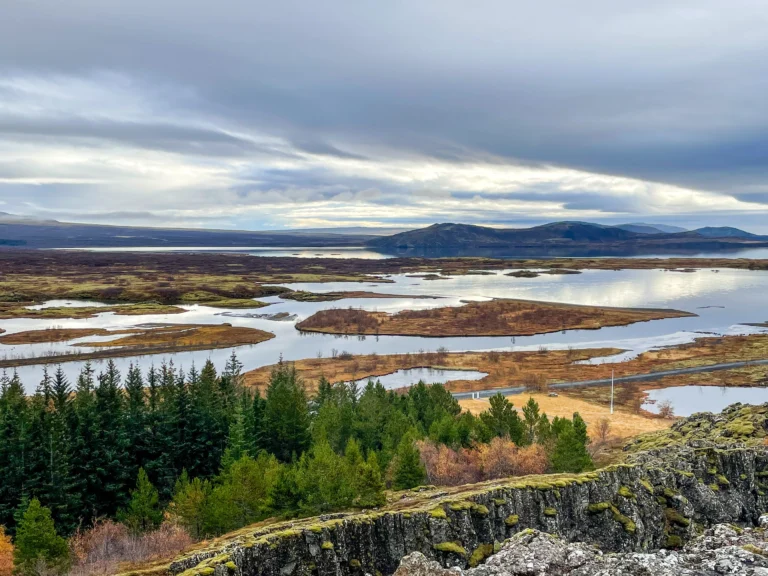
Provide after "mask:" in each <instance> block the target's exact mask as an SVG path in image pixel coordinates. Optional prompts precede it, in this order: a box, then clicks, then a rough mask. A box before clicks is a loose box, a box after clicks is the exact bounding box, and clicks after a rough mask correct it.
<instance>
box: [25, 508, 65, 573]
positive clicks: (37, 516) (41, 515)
mask: <svg viewBox="0 0 768 576" xmlns="http://www.w3.org/2000/svg"><path fill="white" fill-rule="evenodd" d="M14 544H15V546H16V549H15V550H14V555H13V562H14V565H15V567H16V570H17V571H18V572H19V573H20V574H39V573H40V566H39V563H40V562H42V563H43V564H44V565H45V567H46V568H47V569H48V570H50V571H51V572H52V573H56V572H61V571H63V570H64V569H65V568H66V567H67V565H68V563H69V549H68V548H67V542H66V540H64V538H62V537H61V536H59V535H58V534H57V533H56V528H55V526H54V523H53V518H51V511H50V510H48V508H45V507H44V506H41V505H40V501H39V500H38V499H37V498H33V499H32V500H31V501H30V502H29V505H28V506H27V507H26V509H25V510H24V512H23V515H22V516H21V520H20V522H19V525H18V527H17V529H16V538H15V542H14Z"/></svg>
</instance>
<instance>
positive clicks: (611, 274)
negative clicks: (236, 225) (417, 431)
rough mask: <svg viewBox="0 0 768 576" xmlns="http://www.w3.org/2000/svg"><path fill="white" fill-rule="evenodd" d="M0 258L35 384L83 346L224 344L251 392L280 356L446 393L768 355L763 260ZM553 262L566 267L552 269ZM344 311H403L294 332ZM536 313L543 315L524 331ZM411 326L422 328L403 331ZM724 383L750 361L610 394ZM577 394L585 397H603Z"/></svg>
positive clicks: (190, 356) (214, 355)
mask: <svg viewBox="0 0 768 576" xmlns="http://www.w3.org/2000/svg"><path fill="white" fill-rule="evenodd" d="M43 255H45V256H43ZM4 264H6V266H5V268H4V273H3V276H2V281H0V294H2V299H3V300H4V302H3V303H2V304H0V329H2V330H3V331H4V333H3V334H2V336H0V363H1V364H2V366H4V367H6V368H9V369H10V368H12V367H16V368H15V369H17V370H18V371H19V373H20V375H21V376H22V378H23V380H24V381H25V382H29V383H33V382H35V381H37V380H38V379H39V377H40V375H41V373H42V368H41V365H42V364H44V363H49V364H50V363H54V364H57V363H60V362H61V363H62V367H63V369H64V371H65V372H66V374H67V375H69V376H70V377H74V376H75V375H76V374H77V372H78V371H79V369H80V367H81V366H82V363H83V362H84V361H85V359H87V358H91V359H93V361H94V363H95V364H94V366H95V368H96V370H97V371H98V370H99V367H100V365H101V362H103V360H104V359H105V358H107V357H115V361H116V363H117V366H118V368H119V369H120V370H126V369H127V368H128V366H129V365H130V364H131V363H138V364H140V365H142V366H146V367H148V366H149V365H150V364H154V365H159V364H161V363H163V362H170V361H172V362H173V363H174V365H175V366H177V367H183V368H186V369H188V368H189V367H191V366H192V364H195V365H197V366H200V365H202V364H203V363H204V362H205V360H207V359H209V358H210V359H211V360H213V361H214V363H216V364H222V363H223V362H224V360H225V358H226V357H227V356H229V355H230V354H231V351H232V349H233V348H234V349H235V350H236V352H237V354H238V357H239V358H240V360H241V361H242V362H243V364H244V366H245V370H246V371H248V374H247V379H248V381H249V382H250V383H252V384H253V385H254V386H257V387H258V386H259V385H260V383H261V381H262V380H263V375H264V374H266V373H268V371H269V366H271V365H273V364H274V363H276V362H277V361H278V360H279V359H280V358H282V359H284V360H288V361H296V363H297V367H299V369H300V371H304V372H305V376H306V378H307V381H308V383H311V381H312V379H313V378H316V377H319V376H320V375H325V376H326V377H328V378H332V379H336V380H364V379H365V378H367V377H384V376H387V375H392V374H394V375H395V376H387V377H386V379H385V380H384V382H385V383H386V384H387V385H388V387H392V388H396V387H401V386H405V385H408V384H410V383H411V382H410V381H409V380H411V379H413V380H418V379H419V378H422V377H427V378H428V379H430V380H431V381H436V382H447V383H448V386H449V387H450V388H452V389H453V390H456V391H461V390H470V389H479V388H483V389H485V388H504V387H509V386H514V385H522V386H528V387H530V386H534V385H535V386H538V385H540V383H541V382H545V383H556V382H562V381H572V380H585V379H592V378H598V377H606V375H607V377H610V372H611V370H613V371H614V372H615V373H616V374H617V375H619V374H631V373H641V372H642V371H649V372H650V371H654V370H660V369H664V368H668V367H670V366H672V367H674V366H684V365H690V364H696V363H712V364H716V363H718V362H724V361H729V360H731V359H734V358H735V359H739V358H741V357H747V358H748V359H758V358H768V350H765V348H768V347H766V345H765V340H764V339H763V337H761V336H759V335H760V334H763V333H765V332H766V328H765V327H764V326H760V325H759V324H760V323H761V322H764V321H765V320H768V310H766V311H765V313H764V314H763V313H762V311H763V310H765V308H764V306H763V300H764V296H763V295H764V294H765V293H766V290H768V263H766V262H765V261H746V260H743V261H742V260H728V259H718V260H711V261H710V260H708V261H696V260H695V259H684V260H662V261H659V260H653V259H626V260H619V259H573V260H566V259H558V260H549V261H525V262H523V261H497V260H485V259H447V260H436V261H435V260H433V261H424V260H420V259H386V260H354V259H343V258H338V259H310V258H280V257H277V258H260V257H254V256H243V255H221V254H202V255H201V254H174V255H163V254H155V253H149V254H134V253H125V254H123V253H119V254H107V253H103V254H88V253H83V254H73V253H61V256H57V257H52V256H51V255H50V253H42V252H41V253H35V255H34V258H28V259H27V260H25V261H21V260H18V259H16V260H14V259H10V260H9V259H7V258H6V260H5V262H4ZM562 270H567V271H577V272H578V273H551V272H553V271H554V272H559V271H562ZM520 271H526V273H524V274H520V273H519V272H520ZM54 274H58V277H56V276H55V275H54ZM431 278H439V281H434V280H432V279H431ZM504 306H512V307H514V308H515V309H516V310H517V313H518V314H523V316H525V322H516V321H515V318H512V319H509V318H508V319H507V320H508V321H504V322H501V324H504V326H500V327H498V328H495V331H486V332H483V331H482V330H479V331H475V332H472V331H469V332H467V331H466V330H465V329H464V328H462V326H463V325H464V324H466V323H467V322H470V321H471V318H470V317H471V316H472V315H474V314H476V312H477V311H482V310H492V313H491V314H488V313H486V316H487V317H488V318H491V316H500V317H503V312H504V310H501V313H499V311H500V310H497V308H499V307H504ZM616 309H619V310H616ZM626 309H630V310H626ZM638 309H639V310H638ZM574 311H576V312H578V314H576V315H574V314H573V312H574ZM606 311H607V312H606ZM628 313H629V314H630V316H631V317H629V318H628V317H626V315H627V314H628ZM347 314H354V315H356V316H364V317H371V316H373V317H376V318H398V317H405V318H408V317H409V316H413V319H411V320H410V321H409V325H410V326H411V328H409V329H408V330H402V331H401V330H398V329H392V330H389V331H390V332H392V333H393V334H398V335H385V333H386V332H387V331H386V330H382V329H381V328H379V329H378V334H376V329H375V328H374V329H362V330H357V329H336V330H334V331H335V332H340V333H337V334H324V333H316V332H306V331H300V330H298V329H297V325H298V326H299V327H301V326H302V325H304V326H306V323H307V322H308V319H310V321H311V319H312V318H313V317H315V318H317V317H322V316H323V315H347ZM622 314H623V315H624V316H625V317H621V315H622ZM761 314H762V315H761ZM513 316H514V314H513ZM430 319H437V320H436V321H435V322H434V323H433V324H430V322H431V320H430ZM456 319H458V320H456ZM502 319H503V318H502ZM518 320H519V318H518ZM537 320H542V322H540V323H539V324H542V323H543V324H546V326H544V325H543V324H542V325H540V326H538V328H537V327H536V323H537ZM544 320H546V322H543V321H544ZM572 320H573V321H572ZM441 323H442V327H441V325H440V324H441ZM420 324H421V325H422V326H424V325H427V326H426V328H424V329H421V330H415V329H414V328H413V327H418V326H419V325H420ZM750 324H751V325H750ZM190 330H192V332H190ZM359 332H362V333H359ZM536 332H541V333H536ZM748 335H754V336H748ZM182 336H183V338H182ZM726 336H728V337H730V336H733V337H734V338H724V337H726ZM723 342H725V343H726V344H723ZM692 343H693V344H692ZM703 343H707V344H703ZM654 355H655V356H654ZM482 358H488V359H487V360H482ZM534 366H535V368H536V369H532V367H534ZM412 369H423V370H426V369H436V370H434V371H433V372H428V371H427V372H424V371H422V372H418V371H417V372H408V370H412ZM403 370H405V371H406V372H402V371H403ZM457 370H459V371H465V372H464V373H462V372H457ZM466 371H470V372H466ZM470 374H472V377H471V378H470V377H469V375H470ZM462 376H466V377H464V378H462ZM724 377H728V378H730V379H731V380H733V381H734V383H736V384H739V385H742V386H743V385H748V386H754V385H760V384H761V383H762V382H763V381H764V378H765V370H764V369H763V368H761V367H746V368H742V369H739V370H728V371H724V372H723V373H720V372H712V373H709V374H705V375H704V374H703V375H691V374H688V375H685V376H680V377H679V378H671V377H668V378H665V379H663V380H661V381H656V382H654V383H645V384H639V383H638V384H633V385H626V386H624V388H625V389H627V390H632V397H633V398H637V397H643V394H644V391H645V390H648V389H653V388H655V387H657V386H660V385H661V386H664V387H666V386H671V385H673V382H672V381H675V382H679V383H681V384H684V385H699V384H715V385H717V384H718V383H720V382H721V381H722V379H723V378H724ZM659 382H661V384H660V383H659ZM578 394H579V395H580V396H581V397H583V398H590V396H592V397H594V400H595V401H598V397H601V395H602V394H603V392H601V391H600V390H595V391H592V390H591V389H589V390H587V389H585V390H580V391H579V392H578ZM602 400H604V398H600V399H599V401H602Z"/></svg>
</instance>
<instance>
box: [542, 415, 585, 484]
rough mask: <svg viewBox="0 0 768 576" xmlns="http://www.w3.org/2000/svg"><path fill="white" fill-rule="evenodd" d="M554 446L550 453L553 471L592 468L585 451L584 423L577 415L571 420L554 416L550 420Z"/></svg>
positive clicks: (578, 470) (577, 470) (573, 470)
mask: <svg viewBox="0 0 768 576" xmlns="http://www.w3.org/2000/svg"><path fill="white" fill-rule="evenodd" d="M552 433H553V435H554V436H555V447H554V451H553V453H552V468H553V469H554V471H555V472H583V471H585V470H592V469H593V468H594V464H593V463H592V458H591V456H590V455H589V452H587V446H586V442H587V441H588V439H587V434H586V424H585V423H584V420H582V419H581V417H580V416H579V415H578V413H576V414H574V419H573V420H567V419H564V418H557V417H556V418H555V419H554V420H553V421H552Z"/></svg>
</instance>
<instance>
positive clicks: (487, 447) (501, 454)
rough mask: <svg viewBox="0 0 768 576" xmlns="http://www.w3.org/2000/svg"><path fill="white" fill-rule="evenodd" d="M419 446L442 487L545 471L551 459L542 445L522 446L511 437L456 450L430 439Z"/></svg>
mask: <svg viewBox="0 0 768 576" xmlns="http://www.w3.org/2000/svg"><path fill="white" fill-rule="evenodd" d="M417 446H418V447H419V451H420V453H421V460H422V462H423V463H424V467H425V468H426V470H427V477H428V478H429V481H430V482H431V483H432V484H437V485H442V486H459V485H462V484H469V483H472V482H481V481H483V480H492V479H495V478H506V477H509V476H525V475H527V474H543V473H544V472H546V470H547V466H548V462H549V459H548V458H547V454H546V451H545V449H544V448H543V447H542V446H540V445H538V444H533V445H531V446H526V447H523V448H520V447H518V446H516V445H515V443H514V442H512V441H511V440H509V439H508V438H494V439H493V440H492V441H491V442H490V443H489V444H483V445H481V446H479V447H477V448H472V449H469V448H460V449H458V450H454V449H452V448H450V447H449V446H446V445H444V444H436V443H434V442H432V441H429V440H425V441H421V442H418V443H417Z"/></svg>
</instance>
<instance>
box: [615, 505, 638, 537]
mask: <svg viewBox="0 0 768 576" xmlns="http://www.w3.org/2000/svg"><path fill="white" fill-rule="evenodd" d="M611 513H612V514H613V519H614V520H616V522H618V523H620V524H621V525H622V526H624V531H625V532H628V533H629V534H634V533H635V530H637V525H636V524H635V523H634V522H633V521H632V519H631V518H629V517H628V516H624V514H622V513H621V512H619V509H618V508H616V506H611Z"/></svg>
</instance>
